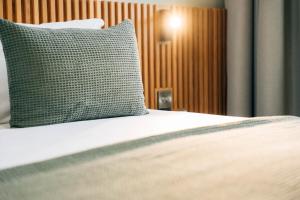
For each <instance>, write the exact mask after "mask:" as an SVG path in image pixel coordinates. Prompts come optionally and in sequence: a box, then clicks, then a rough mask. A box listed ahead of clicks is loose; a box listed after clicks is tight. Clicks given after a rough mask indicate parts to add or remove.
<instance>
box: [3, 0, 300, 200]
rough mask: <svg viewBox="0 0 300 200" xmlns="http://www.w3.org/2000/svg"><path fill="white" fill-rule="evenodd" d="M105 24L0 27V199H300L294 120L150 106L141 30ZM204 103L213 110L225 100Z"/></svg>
mask: <svg viewBox="0 0 300 200" xmlns="http://www.w3.org/2000/svg"><path fill="white" fill-rule="evenodd" d="M11 2H12V1H6V3H5V5H6V6H5V7H6V9H7V10H6V11H5V13H4V14H5V15H7V16H8V18H9V13H11V12H10V11H11V10H12V9H11V8H12V5H13V6H15V5H20V6H24V5H25V6H26V5H27V4H16V2H17V1H14V2H15V3H14V4H12V3H11ZM39 2H40V1H34V2H33V7H37V8H39V9H41V8H45V6H46V5H48V4H45V2H47V1H42V2H43V3H42V4H41V5H42V6H41V7H40V6H37V5H39V4H38V3H39ZM49 2H50V1H49ZM49 2H48V3H49ZM51 2H53V1H51ZM58 2H59V3H60V4H59V5H58V8H63V6H64V5H67V6H69V8H71V7H72V6H71V5H73V4H74V2H75V1H74V2H73V4H71V2H70V1H58ZM76 2H77V1H76ZM83 2H86V1H80V3H81V5H85V4H83ZM89 2H90V3H89V6H90V5H100V2H99V1H89ZM91 2H92V4H91ZM64 3H65V4H64ZM77 3H79V1H78V2H77ZM77 3H76V5H78V4H77ZM0 4H1V1H0ZM102 4H103V5H107V4H106V3H103V2H101V5H102ZM9 5H11V6H9ZM49 5H50V7H51V9H50V10H51V11H52V10H53V9H54V8H55V4H54V6H53V4H52V3H51V4H49ZM108 5H110V6H109V7H110V9H109V10H114V9H115V8H118V6H116V7H114V6H112V5H121V4H118V3H116V4H112V3H110V4H108ZM123 5H125V4H123ZM73 7H74V6H73ZM73 7H72V8H73ZM82 7H83V8H85V7H84V6H82ZM76 8H77V7H76ZM98 8H99V7H98ZM104 8H106V7H104ZM120 8H121V7H120ZM135 8H139V5H135ZM142 8H143V9H142V10H143V12H144V11H145V9H146V8H147V7H145V6H142ZM149 8H150V6H149ZM39 9H35V12H36V11H37V10H39ZM74 9H75V7H74ZM16 10H18V11H19V12H20V10H22V9H20V7H18V9H16ZM29 10H30V9H29ZM62 10H63V9H62ZM75 10H77V11H78V9H75ZM88 10H89V11H91V10H94V9H91V8H90V7H89V9H88ZM95 11H97V10H95ZM98 11H99V10H98ZM125 11H126V9H125ZM125 11H124V13H125ZM135 11H138V9H135ZM109 12H110V13H111V11H109ZM118 12H119V11H118ZM122 12H123V11H122ZM51 13H52V12H51ZM60 13H61V12H60ZM66 13H68V12H66ZM82 13H84V12H82ZM138 13H139V12H138ZM0 14H1V13H0ZM29 14H30V13H29ZM98 14H99V13H98ZM60 15H61V14H60ZM26 16H28V13H27V12H26V14H25V18H26ZM38 16H39V15H38ZM41 16H42V18H44V15H41ZM50 16H52V14H51V15H50ZM63 16H64V15H63ZM66 16H68V15H66ZM74 16H75V15H74ZM60 17H62V16H60ZM110 17H114V15H112V16H110ZM149 17H150V18H151V16H149ZM34 19H37V17H36V16H35V17H34ZM38 19H39V17H38ZM106 19H107V16H106ZM215 19H217V18H215ZM110 21H112V20H110ZM98 22H101V26H103V25H104V23H102V21H98ZM98 22H97V23H96V24H93V25H92V27H96V28H95V29H93V28H86V27H85V28H84V27H78V23H77V22H76V23H75V25H74V24H73V25H74V27H73V25H71V24H69V25H70V26H71V28H70V27H69V28H68V29H66V28H65V24H63V25H61V24H60V25H59V26H60V27H61V28H62V29H56V28H54V29H52V28H49V27H43V28H42V27H38V26H34V27H31V26H30V27H28V26H27V25H26V26H24V25H20V24H15V23H12V22H11V21H8V20H3V19H0V27H1V28H0V38H1V43H2V46H3V50H1V49H0V50H1V51H2V52H3V53H2V54H0V56H2V57H1V59H0V60H1V63H0V64H1V65H0V67H2V68H0V70H2V72H3V71H6V69H7V72H8V76H7V77H8V80H4V79H3V80H4V81H3V83H5V84H6V85H7V87H9V89H8V88H4V87H3V84H1V85H0V99H1V102H4V101H3V99H5V105H4V104H1V107H0V123H2V124H1V125H0V199H1V200H2V199H3V200H16V199H22V200H23V199H24V200H40V199H43V200H44V199H45V200H47V199H51V200H52V199H64V200H69V199H104V200H106V199H107V200H114V199H116V200H117V199H146V200H147V199H149V200H150V199H172V200H173V199H221V200H222V199H224V200H228V199H246V200H247V199H249V200H250V199H262V200H268V199H276V200H277V199H278V200H285V199H289V200H292V199H299V197H300V159H299V155H300V119H299V118H298V117H294V116H272V117H256V118H242V117H230V116H221V115H212V114H203V113H192V112H183V111H158V110H153V109H147V107H146V104H145V102H147V100H146V98H145V96H146V95H145V91H146V90H144V87H146V86H143V82H142V77H145V71H141V66H140V55H139V49H138V41H137V38H136V32H135V27H134V23H133V22H132V21H130V20H124V21H123V22H122V23H120V24H118V25H116V26H113V27H110V28H107V29H103V30H101V29H100V28H99V27H100V24H99V23H98ZM65 23H69V22H65ZM70 23H71V22H70ZM110 23H111V22H110ZM137 24H138V23H137ZM52 25H53V24H51V26H52ZM152 25H153V24H152ZM83 26H85V25H83ZM146 36H147V35H146ZM146 36H145V37H146ZM152 39H153V38H152ZM152 50H153V49H152ZM0 53H1V52H0ZM143 53H145V52H143ZM4 54H5V55H4ZM143 55H144V54H143ZM143 59H144V60H145V57H143ZM146 60H147V59H146ZM144 64H145V63H144ZM143 70H144V69H143ZM204 71H205V70H204ZM211 71H214V70H211ZM3 74H4V73H0V75H2V76H3ZM210 75H211V74H210ZM210 75H209V74H206V75H205V77H204V78H205V79H207V80H210V79H209V77H210ZM219 75H221V74H219ZM0 78H1V77H0ZM0 80H1V81H2V79H0ZM222 80H223V79H222ZM150 82H151V81H150ZM217 82H218V81H217ZM218 83H221V82H218ZM212 85H214V86H216V85H215V84H214V83H212ZM210 86H211V85H210ZM208 88H209V89H210V90H207V92H208V93H209V94H210V96H211V97H213V96H214V95H212V94H214V92H216V91H217V90H215V89H214V87H208ZM185 89H186V88H185ZM8 90H9V91H8ZM185 91H188V90H185ZM8 92H9V93H8ZM188 94H189V92H188ZM199 94H200V93H199ZM152 95H153V94H152ZM3 96H4V98H3ZM208 96H209V95H208ZM208 96H201V98H200V99H205V100H206V104H203V105H202V107H203V108H202V109H204V108H205V109H207V111H211V110H218V109H216V108H218V107H219V108H221V107H222V106H221V104H222V105H223V103H224V102H225V101H224V102H223V101H219V100H222V99H224V98H225V97H226V95H224V96H220V97H219V96H215V97H214V98H211V99H210V98H206V97H208ZM191 99H193V98H191ZM179 100H180V99H179ZM181 100H183V99H181ZM210 100H214V101H212V102H210ZM216 100H217V101H216ZM152 103H153V102H152ZM181 103H183V102H181ZM184 103H185V104H186V103H188V101H186V100H185V101H184ZM3 105H4V106H3ZM200 107H201V105H200ZM220 110H222V113H223V111H225V110H224V109H220ZM9 119H10V120H9ZM8 123H9V124H8Z"/></svg>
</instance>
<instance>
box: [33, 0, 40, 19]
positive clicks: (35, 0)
mask: <svg viewBox="0 0 300 200" xmlns="http://www.w3.org/2000/svg"><path fill="white" fill-rule="evenodd" d="M32 4H33V5H32V8H33V14H32V18H33V21H32V22H33V23H34V24H39V23H40V12H39V0H32Z"/></svg>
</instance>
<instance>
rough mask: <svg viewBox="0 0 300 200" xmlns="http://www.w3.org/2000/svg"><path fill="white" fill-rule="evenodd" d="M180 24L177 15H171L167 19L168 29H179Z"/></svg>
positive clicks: (180, 21)
mask: <svg viewBox="0 0 300 200" xmlns="http://www.w3.org/2000/svg"><path fill="white" fill-rule="evenodd" d="M181 24H182V20H181V18H180V17H179V16H177V15H171V16H170V18H169V25H170V28H172V29H174V30H176V29H179V28H180V27H181Z"/></svg>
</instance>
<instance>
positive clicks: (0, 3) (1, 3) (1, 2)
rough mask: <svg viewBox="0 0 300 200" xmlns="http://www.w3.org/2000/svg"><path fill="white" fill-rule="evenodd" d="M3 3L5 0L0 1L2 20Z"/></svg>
mask: <svg viewBox="0 0 300 200" xmlns="http://www.w3.org/2000/svg"><path fill="white" fill-rule="evenodd" d="M3 1H5V0H0V17H1V18H3V17H4V15H3Z"/></svg>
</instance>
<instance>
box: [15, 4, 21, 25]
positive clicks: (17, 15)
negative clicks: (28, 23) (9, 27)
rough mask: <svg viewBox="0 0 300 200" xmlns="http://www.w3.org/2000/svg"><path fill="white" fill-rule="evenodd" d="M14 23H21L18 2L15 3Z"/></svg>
mask: <svg viewBox="0 0 300 200" xmlns="http://www.w3.org/2000/svg"><path fill="white" fill-rule="evenodd" d="M15 21H16V22H17V23H21V22H22V4H21V3H19V2H16V3H15Z"/></svg>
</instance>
